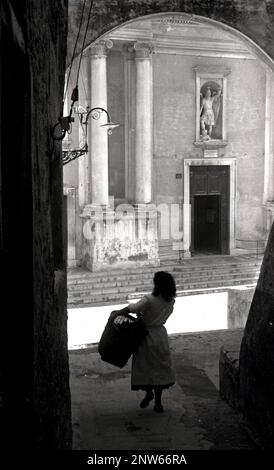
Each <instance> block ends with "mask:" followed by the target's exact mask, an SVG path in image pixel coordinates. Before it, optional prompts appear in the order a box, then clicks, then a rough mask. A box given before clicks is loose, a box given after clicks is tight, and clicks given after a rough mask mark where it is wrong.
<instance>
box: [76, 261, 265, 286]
mask: <svg viewBox="0 0 274 470" xmlns="http://www.w3.org/2000/svg"><path fill="white" fill-rule="evenodd" d="M259 269H260V264H255V265H254V264H245V265H242V264H236V265H227V264H226V265H221V266H220V265H215V266H198V267H197V266H193V268H185V267H184V266H180V267H173V269H172V270H171V269H166V267H165V270H168V271H169V272H172V274H173V275H174V276H186V275H187V274H189V273H190V274H191V275H194V273H196V275H199V276H200V275H201V274H202V275H208V274H209V275H210V274H212V273H213V272H214V273H216V272H230V273H233V272H236V273H237V272H246V271H248V272H249V271H251V270H256V271H259ZM157 270H159V268H157V269H155V270H152V269H150V270H149V271H147V272H138V271H137V272H125V273H123V272H121V271H119V272H118V273H113V274H112V273H106V272H98V273H91V272H89V273H86V272H84V273H83V275H82V276H81V275H77V276H75V275H71V274H68V285H72V284H77V283H79V284H80V283H86V282H87V281H88V282H90V283H92V282H94V283H98V282H108V281H110V282H111V281H114V280H115V281H123V280H128V279H131V280H136V279H144V278H151V277H152V274H153V273H154V272H155V271H157Z"/></svg>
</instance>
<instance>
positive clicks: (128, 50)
mask: <svg viewBox="0 0 274 470" xmlns="http://www.w3.org/2000/svg"><path fill="white" fill-rule="evenodd" d="M122 54H123V55H124V57H126V58H127V59H128V60H134V59H135V49H134V48H133V43H131V42H130V43H127V44H124V45H123V48H122Z"/></svg>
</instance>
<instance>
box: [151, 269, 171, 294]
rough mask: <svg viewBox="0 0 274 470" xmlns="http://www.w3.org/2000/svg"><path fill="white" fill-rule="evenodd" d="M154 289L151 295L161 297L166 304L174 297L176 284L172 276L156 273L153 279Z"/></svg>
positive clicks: (164, 272) (165, 273)
mask: <svg viewBox="0 0 274 470" xmlns="http://www.w3.org/2000/svg"><path fill="white" fill-rule="evenodd" d="M153 282H154V289H153V292H152V294H153V295H154V296H155V297H157V296H158V295H161V296H162V297H163V298H164V299H165V300H166V301H167V302H170V301H171V300H173V299H174V298H175V297H176V284H175V281H174V278H173V276H171V274H169V273H167V272H166V271H158V272H157V273H155V274H154V278H153Z"/></svg>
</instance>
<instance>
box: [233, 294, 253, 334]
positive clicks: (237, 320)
mask: <svg viewBox="0 0 274 470" xmlns="http://www.w3.org/2000/svg"><path fill="white" fill-rule="evenodd" d="M254 290H255V289H254V287H246V286H239V287H234V288H230V289H228V304H227V327H228V328H229V329H234V328H244V327H245V324H246V320H247V317H248V313H249V309H250V305H251V302H252V298H253V295H254Z"/></svg>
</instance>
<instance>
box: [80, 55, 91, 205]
mask: <svg viewBox="0 0 274 470" xmlns="http://www.w3.org/2000/svg"><path fill="white" fill-rule="evenodd" d="M90 87H91V85H90V54H89V52H85V53H84V54H83V56H82V62H81V70H80V78H79V84H78V88H79V107H80V106H81V108H83V109H86V108H87V106H89V105H90ZM78 130H79V148H82V147H83V146H84V145H85V138H86V136H85V129H84V127H81V126H80V125H79V127H78ZM90 173H91V171H90V159H89V155H86V154H85V155H83V156H82V157H80V158H79V160H78V181H79V186H78V191H79V206H80V208H83V207H84V206H85V204H88V203H89V202H90Z"/></svg>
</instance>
